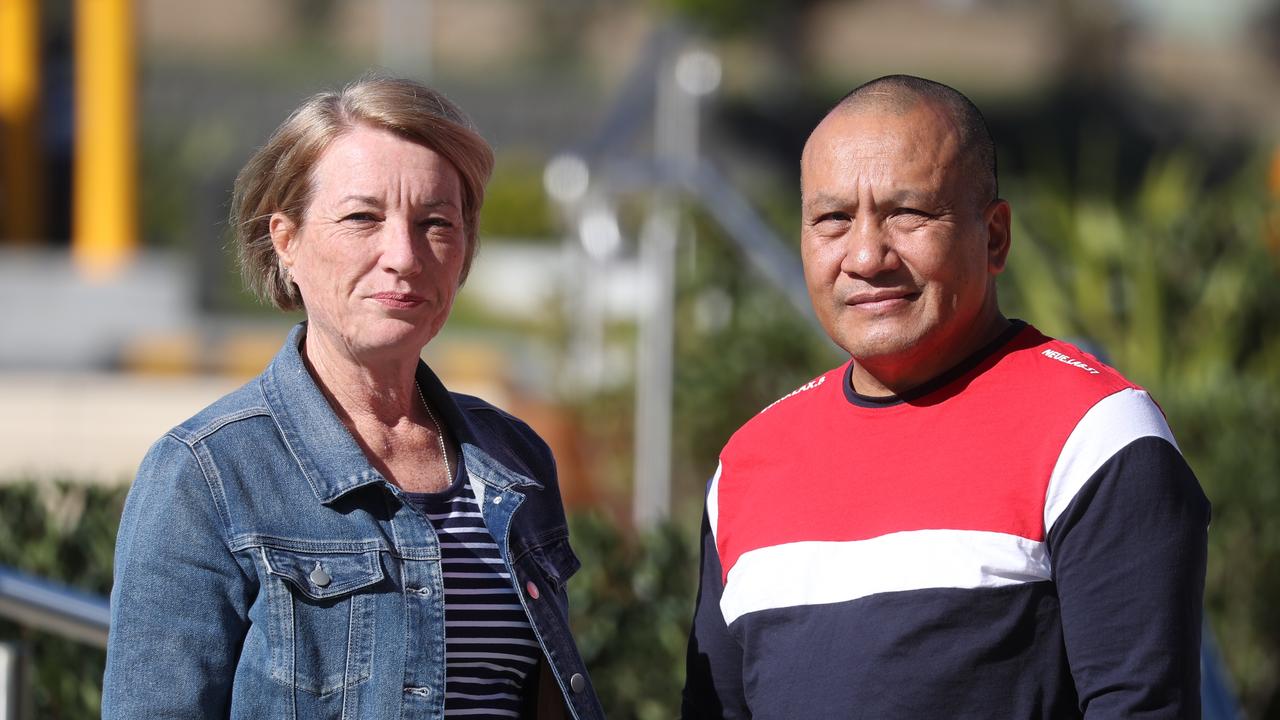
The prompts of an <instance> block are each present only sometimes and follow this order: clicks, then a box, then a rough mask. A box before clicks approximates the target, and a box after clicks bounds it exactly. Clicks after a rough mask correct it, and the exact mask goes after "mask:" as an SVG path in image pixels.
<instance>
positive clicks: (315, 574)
mask: <svg viewBox="0 0 1280 720" xmlns="http://www.w3.org/2000/svg"><path fill="white" fill-rule="evenodd" d="M310 577H311V582H312V583H314V584H315V586H316V587H325V586H326V585H328V584H329V583H330V582H331V581H332V580H333V578H331V577H329V573H327V572H325V571H324V568H322V567H320V563H316V568H315V569H314V570H312V571H311V576H310Z"/></svg>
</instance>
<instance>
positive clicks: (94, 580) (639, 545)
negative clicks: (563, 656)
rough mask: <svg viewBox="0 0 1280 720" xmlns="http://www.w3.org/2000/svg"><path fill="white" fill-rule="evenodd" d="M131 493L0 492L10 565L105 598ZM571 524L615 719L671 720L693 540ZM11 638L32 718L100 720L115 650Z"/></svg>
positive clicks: (586, 609)
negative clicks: (27, 685) (24, 673)
mask: <svg viewBox="0 0 1280 720" xmlns="http://www.w3.org/2000/svg"><path fill="white" fill-rule="evenodd" d="M126 491H127V488H125V487H118V486H117V487H100V486H85V485H73V484H67V483H61V482H47V483H37V482H21V483H17V482H10V483H6V484H3V485H0V564H2V565H8V566H10V567H15V568H17V569H19V570H22V571H24V572H27V573H31V574H33V575H37V576H40V577H44V578H46V579H50V580H57V581H60V582H63V583H66V584H68V585H71V586H73V587H76V588H79V589H81V590H85V591H87V592H92V593H96V594H100V595H104V596H105V595H106V594H107V593H109V592H110V589H111V566H112V555H113V550H114V547H115V535H116V526H117V524H118V523H119V519H120V512H121V510H122V509H123V507H124V497H125V493H126ZM569 524H570V532H571V533H572V537H573V544H574V549H575V550H576V551H577V553H578V555H579V557H580V558H581V560H582V570H580V571H579V572H578V574H577V575H576V576H575V577H574V578H573V580H572V581H571V582H570V583H569V595H570V607H571V609H572V612H573V617H572V622H573V627H574V634H575V637H576V638H577V639H578V642H579V645H580V647H581V649H582V653H583V656H584V658H585V660H586V663H587V667H588V668H589V669H590V670H591V676H592V679H593V681H594V682H595V684H596V687H597V689H598V690H599V692H600V695H601V699H602V701H603V702H604V704H605V707H606V709H608V710H609V713H608V714H609V717H611V718H624V719H625V718H636V719H637V720H647V719H649V718H667V717H672V716H673V715H675V714H676V709H677V708H678V703H679V696H680V685H681V683H682V681H683V673H682V672H681V670H680V668H682V667H683V663H684V647H685V638H686V636H687V631H688V622H689V617H690V615H691V612H692V608H693V592H694V587H695V575H696V572H697V563H698V558H697V551H696V549H695V538H694V536H693V535H691V534H690V533H688V532H685V531H684V530H683V529H679V528H676V527H675V526H671V525H667V526H663V527H660V528H658V529H656V530H654V531H653V532H652V533H649V534H647V535H644V536H643V537H638V538H637V537H633V536H632V535H631V533H629V532H628V531H626V530H625V529H620V528H619V527H618V526H617V525H616V524H614V523H612V522H610V521H609V520H607V519H606V518H604V517H603V516H600V515H594V514H589V515H578V516H574V517H571V518H570V521H569ZM13 639H17V640H20V641H21V642H22V643H23V644H24V647H25V648H26V651H27V652H28V653H29V656H30V661H31V664H32V678H31V679H32V683H31V690H32V695H33V698H32V709H33V711H34V715H33V716H34V717H38V718H48V719H50V720H74V719H77V718H86V719H87V718H95V717H98V707H99V704H100V702H101V698H102V671H103V667H104V665H105V662H106V655H105V653H103V652H102V651H101V650H98V649H94V648H86V647H85V646H84V645H81V644H79V643H76V642H72V641H70V640H63V639H62V638H59V637H56V636H53V635H48V634H46V633H42V632H35V631H32V630H30V629H27V628H22V627H18V626H16V625H14V624H12V623H8V622H4V621H0V640H13Z"/></svg>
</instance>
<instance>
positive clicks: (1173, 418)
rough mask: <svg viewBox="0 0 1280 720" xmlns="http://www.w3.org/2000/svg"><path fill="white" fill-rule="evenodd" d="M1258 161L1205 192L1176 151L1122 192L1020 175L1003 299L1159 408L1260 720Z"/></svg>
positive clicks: (1266, 373)
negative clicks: (1073, 341) (1197, 504)
mask: <svg viewBox="0 0 1280 720" xmlns="http://www.w3.org/2000/svg"><path fill="white" fill-rule="evenodd" d="M1261 170H1262V168H1261V167H1259V166H1257V165H1255V166H1251V167H1249V168H1248V169H1247V170H1246V171H1244V172H1242V173H1240V174H1239V175H1238V176H1237V177H1236V178H1235V179H1234V180H1232V181H1231V182H1228V183H1225V184H1222V185H1218V186H1213V187H1211V188H1208V189H1207V188H1206V185H1205V183H1204V182H1203V176H1204V172H1203V169H1202V167H1201V166H1199V165H1198V164H1197V163H1196V162H1195V161H1194V160H1193V159H1192V158H1191V156H1188V155H1185V154H1173V155H1169V156H1166V157H1164V158H1162V159H1160V160H1159V161H1157V162H1153V163H1152V164H1150V165H1149V166H1148V168H1147V173H1146V177H1145V180H1144V181H1142V182H1141V183H1140V184H1139V186H1138V188H1137V191H1136V193H1135V194H1134V195H1133V196H1132V197H1131V198H1126V199H1122V200H1114V199H1103V198H1099V197H1096V196H1091V195H1084V194H1073V193H1072V192H1070V191H1066V190H1064V189H1063V188H1061V187H1054V185H1053V183H1049V182H1030V181H1024V182H1020V183H1016V184H1015V187H1017V188H1019V189H1022V190H1024V192H1021V193H1019V192H1014V193H1013V197H1014V199H1013V206H1014V218H1015V230H1014V249H1013V253H1012V255H1011V259H1010V269H1009V272H1008V273H1007V274H1006V275H1005V276H1004V277H1003V279H1002V283H1003V290H1005V291H1007V292H1006V293H1005V296H1004V298H1003V304H1004V305H1005V307H1007V308H1010V309H1012V310H1013V311H1014V312H1015V314H1017V315H1019V316H1021V317H1024V318H1025V319H1027V320H1029V321H1031V322H1032V323H1034V324H1036V325H1037V326H1039V327H1040V328H1041V329H1043V330H1044V331H1045V332H1047V333H1049V334H1051V335H1055V336H1058V337H1067V338H1079V339H1087V340H1090V341H1092V342H1093V343H1096V345H1097V346H1098V347H1100V348H1102V349H1103V351H1104V352H1105V354H1106V355H1107V357H1106V358H1105V359H1106V360H1107V361H1108V362H1109V363H1110V364H1112V365H1114V366H1116V367H1117V368H1119V369H1120V370H1121V371H1122V372H1124V373H1125V374H1126V375H1128V376H1129V377H1130V378H1131V379H1133V380H1134V381H1136V382H1139V383H1141V384H1142V385H1144V386H1146V387H1147V388H1149V389H1150V390H1151V391H1152V393H1153V395H1154V396H1155V397H1156V398H1157V400H1159V402H1160V403H1161V406H1162V407H1163V408H1164V410H1165V412H1166V414H1167V415H1168V416H1169V422H1170V424H1171V426H1172V427H1173V429H1174V433H1175V435H1176V436H1177V438H1178V441H1179V443H1180V446H1181V449H1182V451H1183V453H1184V455H1185V456H1186V457H1187V459H1188V461H1189V462H1190V463H1191V466H1192V468H1193V469H1194V470H1195V471H1196V473H1197V475H1198V476H1199V478H1200V481H1201V483H1202V485H1203V486H1204V488H1205V492H1206V493H1207V494H1208V495H1209V498H1210V500H1211V501H1212V502H1213V523H1212V527H1211V529H1210V534H1209V538H1210V560H1209V571H1208V580H1207V590H1206V605H1207V608H1208V611H1209V616H1210V619H1211V621H1212V626H1213V628H1214V630H1215V632H1216V634H1217V636H1218V639H1219V641H1220V645H1221V648H1222V651H1223V654H1224V656H1225V659H1226V663H1227V665H1228V666H1229V668H1230V670H1231V671H1232V674H1233V676H1234V677H1235V680H1236V683H1237V686H1238V687H1237V689H1238V691H1239V693H1240V698H1241V701H1242V704H1243V706H1244V708H1245V710H1246V711H1247V713H1248V714H1249V716H1251V717H1277V716H1280V686H1278V685H1277V678H1280V611H1277V609H1276V607H1275V604H1274V598H1275V597H1276V596H1277V593H1280V526H1277V525H1276V523H1275V518H1276V517H1277V516H1280V483H1277V482H1276V472H1277V468H1280V312H1277V309H1278V308H1280V272H1278V266H1277V263H1276V262H1275V258H1273V257H1270V256H1269V255H1268V252H1267V248H1266V242H1265V239H1264V237H1265V235H1264V232H1265V231H1264V224H1265V218H1266V217H1267V214H1268V213H1269V212H1274V210H1275V204H1274V200H1272V201H1271V203H1272V204H1271V206H1270V207H1268V201H1267V199H1266V195H1265V187H1266V185H1265V179H1264V173H1263V172H1262V171H1261ZM1085 173H1086V174H1087V173H1088V171H1087V170H1086V171H1085Z"/></svg>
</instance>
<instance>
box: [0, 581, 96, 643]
mask: <svg viewBox="0 0 1280 720" xmlns="http://www.w3.org/2000/svg"><path fill="white" fill-rule="evenodd" d="M0 617H3V618H6V619H9V620H12V621H14V622H16V623H18V624H19V625H25V626H27V627H31V628H36V629H39V630H44V631H46V632H50V633H53V634H55V635H61V636H62V637H65V638H69V639H71V640H75V641H77V642H82V643H84V644H86V645H93V646H95V647H100V648H105V647H106V646H107V628H108V626H109V625H110V624H111V611H110V608H109V605H108V603H107V599H106V598H104V597H101V596H98V595H93V594H91V593H86V592H82V591H80V590H76V589H74V588H70V587H67V586H66V585H63V584H61V583H55V582H51V581H49V580H45V579H43V578H39V577H36V576H34V575H28V574H26V573H23V572H19V571H17V570H14V569H12V568H7V567H4V566H0Z"/></svg>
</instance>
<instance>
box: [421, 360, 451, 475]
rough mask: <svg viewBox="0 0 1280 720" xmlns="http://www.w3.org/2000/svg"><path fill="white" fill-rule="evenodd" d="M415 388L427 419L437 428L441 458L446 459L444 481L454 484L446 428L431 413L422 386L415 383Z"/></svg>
mask: <svg viewBox="0 0 1280 720" xmlns="http://www.w3.org/2000/svg"><path fill="white" fill-rule="evenodd" d="M413 386H414V387H415V388H417V390H418V399H419V400H421V401H422V407H424V408H426V410H427V417H429V418H431V424H432V425H435V426H436V441H437V442H439V443H440V457H442V458H444V479H445V484H447V485H452V484H453V468H451V467H449V452H448V451H447V450H445V448H444V426H442V425H441V424H440V421H439V420H437V419H436V414H435V413H433V412H431V405H430V404H428V403H427V398H426V396H425V395H423V394H422V386H421V385H419V384H418V383H416V382H415V383H414V384H413Z"/></svg>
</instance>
